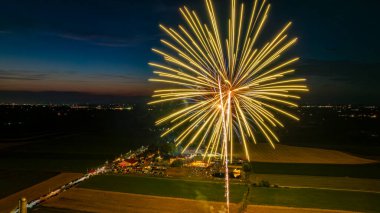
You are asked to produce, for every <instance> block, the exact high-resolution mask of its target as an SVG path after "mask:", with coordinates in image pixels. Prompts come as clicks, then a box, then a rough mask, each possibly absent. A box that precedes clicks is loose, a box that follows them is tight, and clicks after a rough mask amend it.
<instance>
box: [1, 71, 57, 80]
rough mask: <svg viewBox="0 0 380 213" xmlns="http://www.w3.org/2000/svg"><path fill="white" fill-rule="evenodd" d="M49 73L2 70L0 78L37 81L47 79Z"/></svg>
mask: <svg viewBox="0 0 380 213" xmlns="http://www.w3.org/2000/svg"><path fill="white" fill-rule="evenodd" d="M48 75H49V74H47V73H41V72H31V71H26V70H0V80H24V81H37V80H43V79H46V78H47V77H48Z"/></svg>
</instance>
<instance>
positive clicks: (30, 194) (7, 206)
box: [0, 173, 82, 212]
mask: <svg viewBox="0 0 380 213" xmlns="http://www.w3.org/2000/svg"><path fill="white" fill-rule="evenodd" d="M80 176H82V174H80V173H61V174H58V175H56V176H54V177H52V178H50V179H47V180H45V181H42V182H40V183H38V184H35V185H33V186H32V187H29V188H26V189H24V190H21V191H19V192H17V193H13V194H12V195H10V196H8V197H5V198H2V199H0V212H9V211H10V210H12V209H13V208H15V207H16V206H17V204H18V200H19V199H20V198H21V197H25V198H26V199H27V200H29V201H30V200H34V199H37V198H39V197H41V196H42V195H45V194H47V193H49V191H51V190H54V189H56V188H58V187H60V186H62V185H64V184H66V183H68V182H70V181H72V180H74V179H77V178H79V177H80ZM16 180H17V179H16ZM25 182H28V181H25ZM8 184H10V185H11V187H14V185H16V183H15V184H13V183H8Z"/></svg>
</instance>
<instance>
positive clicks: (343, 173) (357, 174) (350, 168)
mask: <svg viewBox="0 0 380 213" xmlns="http://www.w3.org/2000/svg"><path fill="white" fill-rule="evenodd" d="M252 167H253V172H254V173H258V174H283V175H306V176H329V177H354V178H373V179H380V163H371V164H356V165H339V164H306V163H259V162H257V163H255V162H253V163H252Z"/></svg>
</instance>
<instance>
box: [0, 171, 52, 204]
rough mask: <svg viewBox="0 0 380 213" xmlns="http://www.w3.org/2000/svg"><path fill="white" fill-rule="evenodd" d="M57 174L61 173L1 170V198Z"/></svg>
mask: <svg viewBox="0 0 380 213" xmlns="http://www.w3.org/2000/svg"><path fill="white" fill-rule="evenodd" d="M57 174H59V173H58V172H39V171H10V170H0V189H1V190H0V199H1V198H4V197H6V196H8V195H11V194H13V193H15V192H18V191H21V190H23V189H25V188H28V187H30V186H32V185H34V184H37V183H39V182H41V181H44V180H47V179H49V178H51V177H53V176H55V175H57Z"/></svg>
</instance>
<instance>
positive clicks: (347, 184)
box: [250, 174, 380, 193]
mask: <svg viewBox="0 0 380 213" xmlns="http://www.w3.org/2000/svg"><path fill="white" fill-rule="evenodd" d="M261 180H266V181H269V183H271V184H276V185H279V186H291V187H300V188H322V189H340V190H352V191H368V192H378V193H380V179H365V178H350V177H326V176H306V175H278V174H252V175H250V181H251V182H252V183H258V182H260V181H261Z"/></svg>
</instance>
